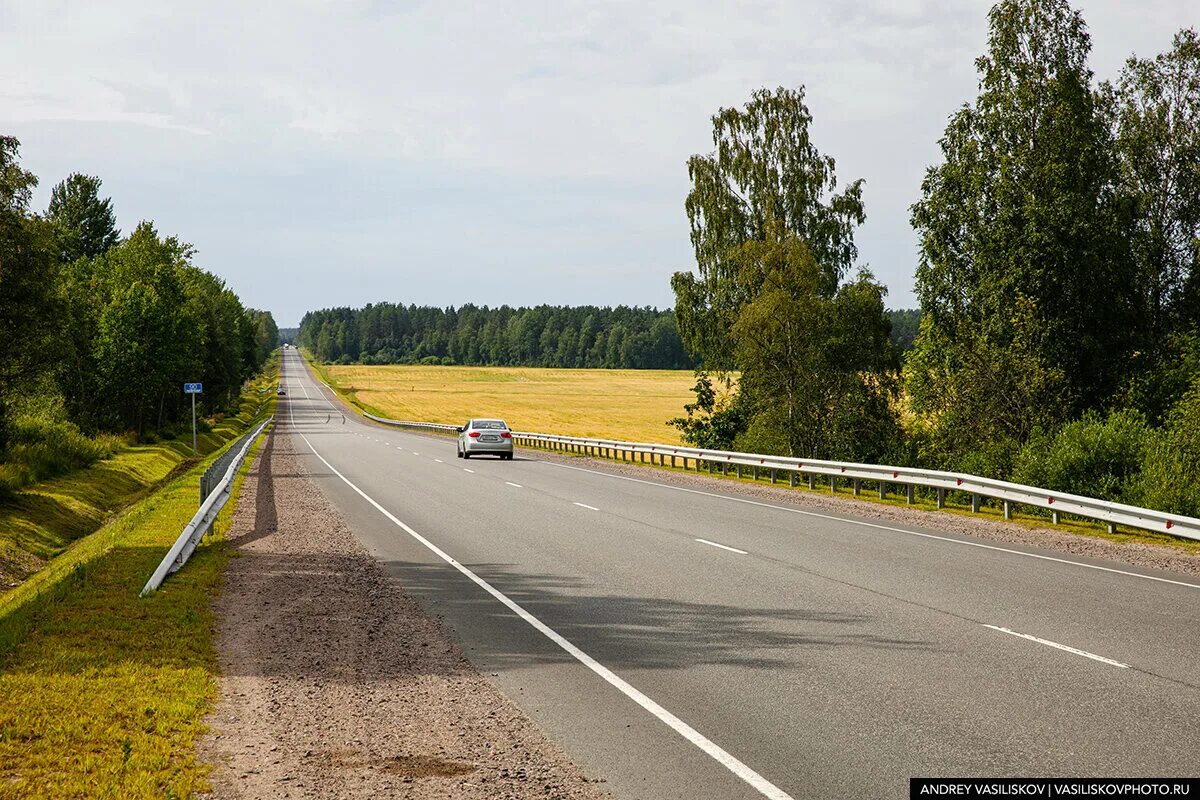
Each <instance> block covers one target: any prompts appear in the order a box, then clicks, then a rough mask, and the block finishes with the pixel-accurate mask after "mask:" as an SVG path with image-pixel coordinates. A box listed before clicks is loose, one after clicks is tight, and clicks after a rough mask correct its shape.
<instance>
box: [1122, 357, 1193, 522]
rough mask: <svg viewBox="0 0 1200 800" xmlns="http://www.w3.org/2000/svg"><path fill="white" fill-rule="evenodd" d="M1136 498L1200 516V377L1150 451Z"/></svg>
mask: <svg viewBox="0 0 1200 800" xmlns="http://www.w3.org/2000/svg"><path fill="white" fill-rule="evenodd" d="M1134 499H1136V501H1137V502H1138V503H1140V504H1141V505H1144V506H1146V507H1148V508H1156V509H1158V510H1160V511H1167V512H1170V513H1172V514H1185V515H1187V516H1190V517H1200V378H1197V379H1196V380H1195V381H1194V382H1193V384H1192V388H1191V390H1190V391H1189V392H1188V393H1187V394H1185V395H1184V396H1183V399H1181V400H1180V401H1179V402H1178V403H1176V404H1175V406H1174V407H1173V408H1172V409H1171V412H1170V413H1169V414H1168V416H1167V421H1166V424H1165V425H1164V426H1163V428H1162V429H1161V430H1160V431H1158V433H1157V434H1156V435H1155V436H1154V438H1153V440H1152V441H1151V442H1150V444H1149V446H1148V447H1147V448H1146V452H1145V458H1144V460H1143V464H1142V472H1141V475H1140V476H1139V478H1138V482H1137V492H1136V494H1135V496H1134Z"/></svg>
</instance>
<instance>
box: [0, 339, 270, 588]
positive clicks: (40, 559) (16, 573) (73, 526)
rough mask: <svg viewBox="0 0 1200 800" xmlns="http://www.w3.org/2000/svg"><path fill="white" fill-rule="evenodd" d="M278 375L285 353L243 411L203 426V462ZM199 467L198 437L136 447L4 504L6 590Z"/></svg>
mask: <svg viewBox="0 0 1200 800" xmlns="http://www.w3.org/2000/svg"><path fill="white" fill-rule="evenodd" d="M278 373H279V363H278V355H273V356H272V357H271V360H270V361H269V362H268V364H267V366H266V369H265V370H264V372H263V374H262V375H261V376H259V377H258V378H256V379H255V380H253V381H252V382H251V384H250V387H249V390H248V391H247V392H245V393H244V395H243V396H242V401H241V405H240V408H239V411H238V413H237V414H235V415H230V416H226V417H223V418H222V419H220V420H217V421H216V422H214V423H213V424H211V425H205V426H203V427H204V430H203V431H202V432H201V433H199V435H198V437H197V450H198V452H199V455H200V457H201V458H203V457H205V456H207V455H208V454H210V453H212V452H213V451H215V450H217V449H219V448H220V447H222V446H223V445H224V444H225V443H227V442H228V441H230V440H231V439H233V438H236V437H238V436H240V435H241V434H242V432H243V431H244V430H245V428H246V425H247V423H248V421H249V420H250V419H251V418H252V417H253V416H254V415H255V413H256V412H257V411H258V410H259V408H260V406H263V405H264V404H265V403H267V402H272V401H273V400H274V393H273V387H274V384H275V383H276V382H277V376H278ZM192 463H194V459H193V457H192V441H191V436H190V434H189V435H187V436H184V437H181V438H178V439H172V440H168V441H162V442H157V443H154V444H138V445H131V446H127V447H121V448H119V449H117V451H116V453H115V454H114V455H111V456H109V457H108V458H106V459H104V460H102V461H99V462H97V463H96V464H94V465H93V466H91V467H87V468H84V469H80V470H76V471H75V472H71V473H70V474H67V475H63V476H62V477H58V478H53V479H50V480H47V481H42V482H40V483H36V484H34V485H32V486H29V487H26V488H24V489H23V490H21V491H19V492H18V493H17V494H16V496H15V497H14V498H12V499H8V500H3V501H0V590H3V589H11V588H12V587H14V586H17V585H19V584H21V583H22V582H24V581H25V580H26V579H27V578H29V577H30V576H31V575H33V574H35V573H37V572H38V571H39V570H40V569H42V567H43V566H45V565H46V564H47V562H49V561H50V560H51V559H53V558H54V557H55V556H57V555H58V554H59V553H61V552H63V551H64V550H65V549H66V548H67V547H69V546H70V544H71V543H72V542H74V541H76V540H78V539H80V538H82V537H84V536H87V535H88V534H90V533H92V532H93V531H95V530H96V529H97V528H99V527H100V526H101V525H102V524H104V522H105V521H106V520H107V519H109V518H110V517H111V516H112V515H113V514H114V513H117V512H119V511H120V510H121V509H123V508H125V507H126V506H128V505H129V504H130V503H133V502H135V501H137V500H138V499H139V498H141V497H144V496H146V495H147V494H148V493H150V492H152V491H153V490H154V489H155V488H157V487H158V486H160V485H162V483H163V482H164V481H165V480H167V479H168V478H169V477H171V476H173V475H175V474H178V473H179V472H181V471H183V470H186V469H187V468H188V467H189V466H190V465H191V464H192Z"/></svg>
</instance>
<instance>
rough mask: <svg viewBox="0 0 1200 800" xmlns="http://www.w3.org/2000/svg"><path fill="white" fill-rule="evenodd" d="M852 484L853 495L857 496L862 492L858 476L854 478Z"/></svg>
mask: <svg viewBox="0 0 1200 800" xmlns="http://www.w3.org/2000/svg"><path fill="white" fill-rule="evenodd" d="M853 485H854V496H855V497H858V496H859V495H860V494H862V481H861V480H859V479H858V478H855V479H854V484H853Z"/></svg>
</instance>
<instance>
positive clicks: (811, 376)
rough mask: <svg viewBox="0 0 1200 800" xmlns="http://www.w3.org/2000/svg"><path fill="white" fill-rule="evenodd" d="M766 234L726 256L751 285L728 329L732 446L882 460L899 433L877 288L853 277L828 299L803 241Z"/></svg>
mask: <svg viewBox="0 0 1200 800" xmlns="http://www.w3.org/2000/svg"><path fill="white" fill-rule="evenodd" d="M767 235H768V237H769V238H768V239H767V240H766V241H748V242H746V243H745V244H743V245H742V246H741V247H740V248H738V249H737V251H736V252H735V253H734V256H733V262H734V263H735V264H736V265H737V266H738V271H739V280H741V281H743V282H745V283H752V284H757V285H758V286H759V289H758V292H757V294H755V296H754V297H753V299H751V300H750V301H749V302H748V303H746V304H745V305H744V306H743V307H742V310H741V312H740V313H739V314H738V318H737V321H736V322H735V323H734V325H733V327H732V329H731V331H730V333H731V334H732V339H733V345H734V355H735V358H736V360H737V364H738V367H739V368H740V369H741V380H740V386H739V391H740V393H741V395H742V396H743V397H744V398H745V399H746V403H747V410H748V412H749V414H750V419H749V426H748V430H747V432H746V434H745V435H744V437H743V439H742V440H741V441H740V442H739V447H740V449H746V450H753V451H755V452H776V453H780V454H786V455H792V456H803V457H807V458H839V459H846V460H859V461H867V460H874V459H878V458H880V457H882V456H883V455H884V454H885V453H887V452H888V451H889V450H890V449H891V448H892V446H893V445H894V443H895V442H896V441H897V438H898V435H899V428H898V425H897V424H896V420H895V417H894V415H893V414H892V412H891V404H892V401H893V400H894V399H895V389H896V386H895V378H894V375H895V370H896V366H897V363H896V357H895V351H894V349H893V348H892V345H891V341H890V339H889V337H888V333H889V329H890V325H889V323H888V321H887V318H886V317H885V315H884V308H883V295H884V293H885V290H884V289H883V287H882V286H880V285H879V284H877V283H875V281H874V280H873V279H872V278H871V276H870V274H869V273H866V272H862V273H860V274H859V275H858V276H857V278H856V279H855V280H854V281H850V282H846V283H843V284H842V285H841V286H839V287H838V289H837V291H836V292H835V293H834V294H833V296H832V297H831V296H828V295H827V294H826V293H825V291H824V289H825V281H826V279H827V273H826V270H825V269H823V268H822V266H821V265H820V264H819V263H818V262H817V260H816V259H815V258H814V256H813V254H812V252H811V251H810V250H809V249H808V247H807V246H806V245H805V243H804V242H803V241H801V240H800V239H799V238H797V237H795V236H787V235H783V234H781V233H780V232H779V231H778V230H774V231H768V234H767Z"/></svg>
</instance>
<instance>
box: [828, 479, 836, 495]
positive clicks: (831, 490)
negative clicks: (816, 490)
mask: <svg viewBox="0 0 1200 800" xmlns="http://www.w3.org/2000/svg"><path fill="white" fill-rule="evenodd" d="M829 493H830V494H837V475H830V476H829Z"/></svg>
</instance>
